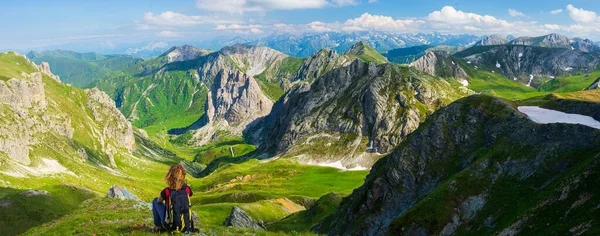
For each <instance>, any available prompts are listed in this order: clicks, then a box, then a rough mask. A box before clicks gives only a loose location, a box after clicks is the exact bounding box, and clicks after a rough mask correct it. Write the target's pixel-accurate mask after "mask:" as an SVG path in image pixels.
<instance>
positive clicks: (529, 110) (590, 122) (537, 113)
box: [517, 106, 600, 129]
mask: <svg viewBox="0 0 600 236" xmlns="http://www.w3.org/2000/svg"><path fill="white" fill-rule="evenodd" d="M517 109H518V110H519V111H520V112H522V113H524V114H526V115H527V116H528V117H529V119H531V120H532V121H533V122H535V123H539V124H550V123H565V124H580V125H585V126H588V127H592V128H594V129H600V122H598V121H597V120H594V118H592V117H590V116H584V115H580V114H571V113H564V112H560V111H555V110H550V109H545V108H541V107H538V106H520V107H518V108H517Z"/></svg>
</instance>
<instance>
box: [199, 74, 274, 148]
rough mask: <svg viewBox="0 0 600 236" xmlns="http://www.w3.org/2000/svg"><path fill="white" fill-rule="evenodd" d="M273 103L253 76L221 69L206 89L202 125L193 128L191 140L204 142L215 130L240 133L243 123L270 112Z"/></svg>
mask: <svg viewBox="0 0 600 236" xmlns="http://www.w3.org/2000/svg"><path fill="white" fill-rule="evenodd" d="M272 106H273V102H271V100H269V99H268V98H267V97H266V96H265V95H264V94H263V93H262V92H261V90H260V87H259V86H258V83H257V82H256V80H254V78H252V77H249V76H248V75H247V74H244V73H242V72H239V71H225V70H222V71H221V72H220V73H219V74H218V75H217V77H216V78H215V79H214V82H213V85H212V87H211V89H210V92H209V93H208V102H207V104H206V109H205V113H204V114H205V115H204V116H203V117H202V120H201V122H202V123H201V124H200V126H201V127H202V128H200V129H199V130H197V131H195V134H194V139H193V140H192V142H194V143H195V144H196V145H202V144H205V143H206V142H208V141H210V140H211V138H212V136H213V134H214V133H215V132H216V131H217V130H227V131H229V132H231V133H232V134H233V135H241V134H242V131H243V130H244V129H245V127H246V125H248V124H249V123H250V122H252V121H254V120H256V119H258V118H260V117H262V116H265V115H267V114H269V112H270V111H271V107H272Z"/></svg>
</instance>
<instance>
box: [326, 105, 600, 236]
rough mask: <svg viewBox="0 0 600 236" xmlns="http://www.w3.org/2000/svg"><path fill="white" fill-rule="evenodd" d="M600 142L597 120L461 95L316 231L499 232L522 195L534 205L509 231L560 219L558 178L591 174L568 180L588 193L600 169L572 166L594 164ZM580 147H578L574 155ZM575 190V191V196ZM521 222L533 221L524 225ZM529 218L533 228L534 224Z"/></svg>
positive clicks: (539, 226) (582, 217)
mask: <svg viewBox="0 0 600 236" xmlns="http://www.w3.org/2000/svg"><path fill="white" fill-rule="evenodd" d="M599 145H600V132H598V131H597V130H594V129H592V128H589V127H585V126H581V125H569V124H548V125H540V124H536V123H533V122H532V121H531V120H529V119H528V118H527V117H526V116H525V115H524V114H522V113H520V112H518V111H517V109H516V108H515V107H513V104H511V103H509V102H508V101H504V100H501V99H498V98H492V97H488V96H471V97H468V98H464V99H461V100H458V101H456V102H455V103H453V104H451V105H449V106H447V107H445V108H442V109H440V110H439V111H437V112H436V113H435V114H433V115H432V116H430V117H429V118H428V121H427V122H426V123H425V124H422V125H421V126H420V127H419V129H418V130H417V131H415V132H414V133H413V134H412V135H411V136H410V137H409V139H407V140H406V141H404V142H403V143H402V144H400V145H399V146H398V147H397V148H395V149H394V151H393V152H392V153H391V154H390V155H388V156H387V157H385V158H383V159H381V160H379V161H378V162H377V163H376V164H375V165H374V166H373V169H372V170H371V173H370V174H369V175H368V176H367V178H366V180H365V183H364V185H363V186H361V187H360V188H358V189H356V190H354V192H353V193H352V195H351V196H350V197H348V198H345V199H344V200H343V201H342V203H341V204H340V206H339V208H338V209H337V210H336V212H335V213H334V214H333V215H332V220H325V221H323V222H322V223H321V224H320V225H318V226H317V227H316V228H315V229H316V230H317V232H319V233H328V234H330V235H384V234H395V235H407V234H409V235H413V234H419V235H439V234H442V235H449V234H453V233H455V232H463V233H472V234H482V233H483V232H487V234H494V232H500V231H502V230H504V227H506V226H503V225H499V223H498V221H499V220H500V218H501V216H503V215H506V214H525V213H522V212H523V211H520V212H519V213H517V212H515V211H513V210H512V207H511V206H514V205H513V202H514V201H515V200H516V199H519V200H518V201H519V202H529V203H528V204H524V205H520V206H519V207H520V209H523V208H528V209H533V210H535V212H534V213H531V214H529V213H527V215H524V216H523V217H519V219H514V221H515V223H514V227H512V226H511V227H512V228H513V229H514V228H517V229H516V230H513V231H512V232H519V230H528V231H533V232H539V230H545V229H546V227H547V224H548V223H549V224H550V225H553V224H555V223H556V224H560V223H566V222H564V218H563V217H560V216H556V217H548V214H550V213H551V214H556V212H557V210H556V209H557V208H555V207H556V205H559V204H561V203H559V202H558V201H559V200H558V197H557V198H556V199H555V198H554V197H553V196H552V195H554V193H557V194H558V195H560V193H561V191H562V192H564V190H561V188H563V187H564V185H561V184H558V183H557V182H559V181H563V180H562V179H563V177H565V175H566V176H569V175H581V176H586V177H585V178H584V177H573V178H571V179H570V180H565V181H566V183H570V184H573V185H577V186H579V189H580V190H578V191H591V190H590V189H588V190H582V189H585V188H591V185H587V184H589V183H590V182H583V181H584V179H587V180H586V181H591V180H592V179H593V178H594V177H593V176H598V174H599V171H593V172H586V174H580V173H581V172H580V171H573V169H571V168H579V167H578V165H579V163H586V160H595V161H594V162H596V164H594V165H593V166H597V164H598V162H600V155H598V154H599V153H600V146H599ZM574 150H579V151H580V152H579V151H577V152H576V153H577V154H573V153H574V152H573V151H574ZM575 156H577V158H575V159H573V158H574V157H575ZM585 169H593V167H592V166H590V168H585ZM573 173H576V174H573ZM573 179H579V180H581V181H580V182H573ZM442 183H444V184H442ZM586 183H587V184H586ZM555 184H557V185H555ZM565 185H568V184H565ZM556 186H558V187H556ZM585 186H587V187H585ZM555 188H557V189H555ZM567 192H568V188H567ZM517 193H518V194H517ZM544 193H552V194H549V195H542V194H544ZM578 193H581V192H578ZM575 195H577V196H580V195H578V194H575ZM542 196H545V197H542ZM577 196H573V197H572V198H570V199H572V201H576V200H577ZM540 197H542V198H540ZM598 199H600V198H598ZM417 203H418V204H417ZM549 204H553V205H552V206H550V205H549ZM594 204H596V203H591V204H590V205H589V206H593V205H594ZM563 205H564V207H560V209H564V210H568V209H569V207H571V208H572V204H569V203H567V204H563ZM565 208H566V209H565ZM543 209H545V211H542V210H543ZM550 209H552V210H550ZM432 211H433V212H435V213H433V212H432ZM442 212H443V213H442ZM447 212H450V213H448V214H446V213H447ZM526 212H530V211H526ZM542 212H546V214H544V213H542ZM586 212H587V211H586ZM438 213H439V214H438ZM597 213H598V212H597V211H596V213H589V212H587V213H582V214H578V213H576V214H573V215H572V217H575V218H576V219H578V220H575V221H572V222H574V223H576V224H580V222H585V221H587V220H589V219H591V218H592V216H591V214H597ZM566 214H568V213H566ZM431 219H435V223H433V224H432V223H431V222H432V221H431ZM502 219H506V218H502ZM536 219H537V220H536ZM519 222H521V223H519ZM523 222H528V224H527V226H528V227H521V226H519V225H522V223H523ZM570 222H571V221H570ZM542 223H543V225H542ZM509 224H510V223H509ZM530 224H531V225H533V224H535V225H536V227H537V228H535V229H529V225H530ZM569 224H572V223H569ZM473 225H478V227H471V226H473ZM536 229H537V230H538V231H536ZM567 229H568V228H567ZM548 230H551V229H548ZM553 232H556V231H553Z"/></svg>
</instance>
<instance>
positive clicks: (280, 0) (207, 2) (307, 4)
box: [196, 0, 343, 14]
mask: <svg viewBox="0 0 600 236" xmlns="http://www.w3.org/2000/svg"><path fill="white" fill-rule="evenodd" d="M340 1H343V0H340ZM328 4H329V3H328V2H327V1H326V0H302V1H299V0H196V6H197V7H198V8H200V9H202V10H206V11H212V12H226V13H231V14H243V13H245V12H267V11H273V10H293V9H314V8H323V7H326V6H327V5H328Z"/></svg>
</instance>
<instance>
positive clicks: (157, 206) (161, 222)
mask: <svg viewBox="0 0 600 236" xmlns="http://www.w3.org/2000/svg"><path fill="white" fill-rule="evenodd" d="M165 208H166V206H165V204H164V203H158V198H154V200H152V214H153V215H154V225H155V226H158V227H162V228H167V224H166V222H165Z"/></svg>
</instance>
